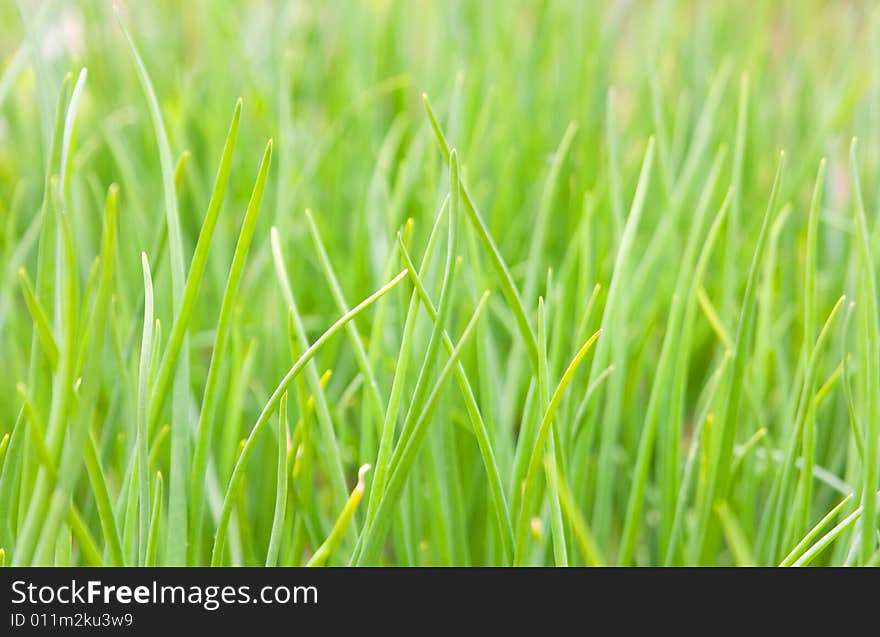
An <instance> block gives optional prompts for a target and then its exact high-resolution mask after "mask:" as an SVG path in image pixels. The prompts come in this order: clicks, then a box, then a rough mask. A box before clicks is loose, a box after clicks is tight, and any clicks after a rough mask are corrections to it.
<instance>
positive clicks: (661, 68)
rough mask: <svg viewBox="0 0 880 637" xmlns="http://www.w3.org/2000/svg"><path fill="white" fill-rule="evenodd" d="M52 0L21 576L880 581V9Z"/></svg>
mask: <svg viewBox="0 0 880 637" xmlns="http://www.w3.org/2000/svg"><path fill="white" fill-rule="evenodd" d="M31 4H32V3H27V2H19V3H7V4H6V5H4V6H3V7H2V8H0V25H2V26H0V34H2V36H3V37H2V38H0V68H2V74H0V255H2V259H0V266H2V269H0V353H2V358H3V361H4V364H3V365H2V367H0V564H3V565H7V564H10V565H37V564H55V565H68V564H75V565H79V564H86V565H154V564H158V565H183V564H189V565H207V564H212V565H309V566H321V565H346V564H352V565H380V564H388V565H405V566H414V565H435V564H440V565H557V566H565V565H589V566H599V565H742V566H747V565H772V566H775V565H781V566H804V565H848V566H849V565H852V566H856V565H875V566H876V565H877V564H878V562H880V551H878V546H880V527H878V506H880V503H878V489H880V390H878V382H880V368H878V366H880V311H878V298H877V293H878V292H877V281H876V279H877V275H878V267H880V261H878V256H877V255H878V253H880V223H878V219H877V211H878V204H880V188H878V186H877V180H876V179H874V178H873V177H874V176H875V175H876V174H877V172H878V170H880V73H878V71H877V69H878V68H880V66H878V63H880V46H878V44H877V42H880V12H878V11H877V10H876V9H872V8H870V7H869V6H868V5H866V4H864V3H857V2H835V3H827V2H819V1H818V0H815V1H814V0H807V1H794V0H791V1H785V2H780V3H769V2H768V3H750V4H749V10H748V11H744V10H743V7H742V6H741V5H739V3H720V2H719V3H690V2H676V1H673V0H654V1H652V2H637V3H636V2H631V3H627V2H612V1H610V0H609V1H607V2H561V1H553V2H532V1H530V0H529V1H527V0H522V1H517V2H512V3H502V2H466V1H464V0H461V1H458V0H456V1H454V2H419V3H416V2H397V1H392V0H363V1H358V2H351V3H344V4H343V3H329V4H326V5H325V4H324V3H304V4H295V5H290V3H286V2H271V1H268V0H266V1H261V2H251V3H211V2H196V3H192V4H186V5H184V6H180V7H178V6H177V5H175V4H174V3H158V4H157V3H135V2H131V3H121V6H120V8H119V9H118V14H114V11H113V10H112V9H111V8H110V5H108V4H107V3H106V2H104V1H103V0H80V1H78V2H71V3H62V2H60V1H59V0H47V1H46V2H44V3H38V4H39V6H36V7H33V6H31ZM289 5H290V6H289ZM856 138H858V140H859V141H858V143H856V141H855V140H856Z"/></svg>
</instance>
